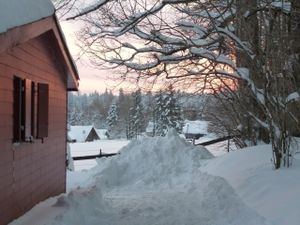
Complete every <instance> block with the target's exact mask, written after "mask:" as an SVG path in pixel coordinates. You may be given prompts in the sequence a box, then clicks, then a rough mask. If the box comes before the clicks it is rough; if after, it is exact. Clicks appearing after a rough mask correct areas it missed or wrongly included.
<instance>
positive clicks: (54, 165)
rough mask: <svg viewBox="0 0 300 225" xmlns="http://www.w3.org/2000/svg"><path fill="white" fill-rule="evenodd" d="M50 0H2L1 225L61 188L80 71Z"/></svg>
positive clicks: (64, 178) (62, 188)
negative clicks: (70, 102)
mask: <svg viewBox="0 0 300 225" xmlns="http://www.w3.org/2000/svg"><path fill="white" fill-rule="evenodd" d="M54 13H55V9H54V7H53V5H52V3H51V1H50V0H39V1H37V0H0V118H1V119H0V146H1V147H0V225H4V224H8V223H9V222H10V221H12V220H13V219H15V218H17V217H19V216H21V215H22V214H24V213H25V212H26V211H28V210H29V209H30V208H32V207H33V206H34V205H35V204H37V203H38V202H40V201H43V200H45V199H46V198H49V197H51V196H55V195H58V194H60V193H62V192H65V190H66V137H67V127H66V124H67V121H66V120H67V119H66V118H67V91H74V90H77V87H78V80H79V77H78V74H77V70H76V66H75V64H74V63H73V60H72V58H71V55H70V53H69V50H68V48H67V45H66V42H65V39H64V36H63V33H62V31H61V29H60V26H59V24H58V20H57V18H56V16H55V14H54Z"/></svg>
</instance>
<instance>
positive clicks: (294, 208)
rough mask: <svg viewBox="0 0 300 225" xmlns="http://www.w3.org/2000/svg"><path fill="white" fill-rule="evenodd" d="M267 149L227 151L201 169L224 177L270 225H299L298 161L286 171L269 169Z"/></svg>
mask: <svg viewBox="0 0 300 225" xmlns="http://www.w3.org/2000/svg"><path fill="white" fill-rule="evenodd" d="M271 153H272V151H271V146H269V145H261V146H256V147H250V148H246V149H243V150H240V151H235V152H230V153H229V154H226V155H224V156H222V157H219V158H215V159H214V160H211V161H209V163H208V164H207V165H206V166H205V167H202V170H203V171H204V172H208V173H209V174H212V175H216V176H221V177H223V178H225V179H226V180H227V181H228V182H229V183H230V184H231V185H232V186H233V187H234V189H235V190H236V191H237V193H238V194H239V196H240V197H241V198H242V199H243V200H244V201H245V202H246V203H247V205H249V206H250V207H251V208H253V209H256V210H257V212H259V213H260V214H261V215H262V216H264V217H265V218H268V219H269V220H270V221H271V222H273V223H274V224H278V225H282V224H288V225H299V224H300V215H299V213H300V160H299V159H296V158H295V159H293V165H292V167H290V168H288V169H287V168H282V169H280V170H272V163H271V158H272V155H271Z"/></svg>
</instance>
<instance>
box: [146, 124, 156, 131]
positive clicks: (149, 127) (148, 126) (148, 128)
mask: <svg viewBox="0 0 300 225" xmlns="http://www.w3.org/2000/svg"><path fill="white" fill-rule="evenodd" d="M153 130H154V123H153V122H149V123H148V125H147V127H146V132H147V133H152V132H153Z"/></svg>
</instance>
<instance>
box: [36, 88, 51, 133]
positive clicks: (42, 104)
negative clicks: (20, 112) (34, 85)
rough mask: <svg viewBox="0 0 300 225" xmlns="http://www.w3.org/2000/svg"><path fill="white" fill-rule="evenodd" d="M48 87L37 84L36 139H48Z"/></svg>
mask: <svg viewBox="0 0 300 225" xmlns="http://www.w3.org/2000/svg"><path fill="white" fill-rule="evenodd" d="M48 111H49V85H48V84H42V83H39V84H38V112H37V113H38V116H37V137H38V138H44V137H48V114H49V112H48Z"/></svg>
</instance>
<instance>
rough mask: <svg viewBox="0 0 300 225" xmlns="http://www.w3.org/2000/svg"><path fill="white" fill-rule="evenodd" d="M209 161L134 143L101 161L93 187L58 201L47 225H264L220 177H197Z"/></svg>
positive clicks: (183, 150)
mask: <svg viewBox="0 0 300 225" xmlns="http://www.w3.org/2000/svg"><path fill="white" fill-rule="evenodd" d="M212 157H213V156H212V155H211V153H209V152H208V151H207V150H206V149H205V148H203V147H195V146H192V145H190V144H189V143H186V142H185V141H184V140H182V139H181V138H180V137H179V136H178V135H177V134H175V132H174V131H171V132H169V134H168V135H167V137H157V138H145V139H143V140H136V141H133V142H132V143H130V144H129V145H128V146H126V147H124V148H123V149H122V150H121V154H120V155H118V156H117V157H115V158H110V159H101V160H99V161H98V164H99V165H98V166H97V167H96V168H95V169H94V180H95V182H94V185H93V186H91V187H90V188H89V189H78V190H75V191H72V192H71V193H70V194H69V195H68V196H66V197H61V198H60V199H59V200H58V201H57V203H56V204H55V206H56V207H64V208H65V213H64V215H61V216H59V217H57V218H56V219H55V221H52V222H51V223H50V224H56V225H58V224H61V225H63V224H64V225H65V224H73V225H77V224H78V225H79V224H80V225H82V224H86V225H96V224H97V225H102V224H103V225H119V224H120V225H240V224H243V225H254V224H255V225H265V224H269V223H267V222H266V221H265V219H264V218H262V217H261V216H259V215H258V214H257V213H255V212H254V211H253V210H251V209H250V208H248V207H247V206H246V205H245V204H244V203H243V202H242V201H241V200H240V199H239V197H238V195H237V194H236V193H235V191H234V189H233V188H232V187H231V186H230V185H229V184H228V183H227V182H226V181H225V180H224V179H223V178H221V177H216V176H212V175H208V174H206V173H202V172H201V171H200V167H201V164H202V163H204V162H205V161H206V160H207V159H211V158H212Z"/></svg>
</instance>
